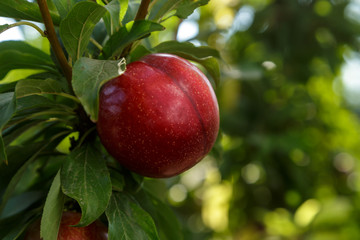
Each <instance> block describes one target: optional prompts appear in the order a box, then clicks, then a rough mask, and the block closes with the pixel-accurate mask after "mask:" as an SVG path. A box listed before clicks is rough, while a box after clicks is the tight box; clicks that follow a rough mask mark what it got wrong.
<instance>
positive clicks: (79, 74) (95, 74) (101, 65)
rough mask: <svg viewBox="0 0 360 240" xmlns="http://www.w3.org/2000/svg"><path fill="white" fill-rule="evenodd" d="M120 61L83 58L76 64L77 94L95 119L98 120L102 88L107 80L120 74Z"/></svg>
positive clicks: (74, 79) (75, 84)
mask: <svg viewBox="0 0 360 240" xmlns="http://www.w3.org/2000/svg"><path fill="white" fill-rule="evenodd" d="M119 63H120V61H114V60H113V61H104V60H95V59H90V58H81V59H79V61H77V62H76V63H75V65H74V70H73V87H74V91H75V94H76V96H77V97H78V98H79V100H80V101H81V103H82V104H83V106H84V108H85V111H86V112H87V113H88V114H89V115H90V118H91V120H93V121H96V120H97V115H98V109H99V92H100V88H101V86H102V85H103V84H104V83H105V82H106V81H108V80H110V79H112V78H114V77H116V76H118V75H119ZM89 90H90V91H89Z"/></svg>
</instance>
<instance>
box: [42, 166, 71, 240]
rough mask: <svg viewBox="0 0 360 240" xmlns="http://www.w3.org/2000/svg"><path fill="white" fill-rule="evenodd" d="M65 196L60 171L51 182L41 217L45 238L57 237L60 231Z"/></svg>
mask: <svg viewBox="0 0 360 240" xmlns="http://www.w3.org/2000/svg"><path fill="white" fill-rule="evenodd" d="M64 202H65V197H64V194H63V193H62V191H61V181H60V171H59V172H58V173H57V174H56V176H55V178H54V181H53V182H52V184H51V187H50V190H49V193H48V196H47V198H46V201H45V205H44V211H43V215H42V218H41V233H40V236H41V237H42V238H43V239H56V238H57V235H58V231H59V226H60V220H61V215H62V212H63V208H64Z"/></svg>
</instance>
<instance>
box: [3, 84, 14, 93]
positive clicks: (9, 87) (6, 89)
mask: <svg viewBox="0 0 360 240" xmlns="http://www.w3.org/2000/svg"><path fill="white" fill-rule="evenodd" d="M15 86H16V82H12V83H6V84H0V93H5V92H15Z"/></svg>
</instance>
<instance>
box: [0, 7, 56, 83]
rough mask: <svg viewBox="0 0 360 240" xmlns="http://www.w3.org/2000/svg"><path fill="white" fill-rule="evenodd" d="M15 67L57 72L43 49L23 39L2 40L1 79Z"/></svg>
mask: <svg viewBox="0 0 360 240" xmlns="http://www.w3.org/2000/svg"><path fill="white" fill-rule="evenodd" d="M0 5H1V4H0ZM13 69H44V70H48V71H50V72H55V73H56V72H57V70H56V68H55V66H54V64H53V62H52V60H51V58H50V56H49V55H47V54H46V53H44V52H43V51H41V50H39V49H37V48H35V47H32V46H30V45H29V44H27V43H25V42H21V41H5V42H0V80H1V79H3V78H4V77H5V76H6V74H7V73H8V72H9V71H10V70H13Z"/></svg>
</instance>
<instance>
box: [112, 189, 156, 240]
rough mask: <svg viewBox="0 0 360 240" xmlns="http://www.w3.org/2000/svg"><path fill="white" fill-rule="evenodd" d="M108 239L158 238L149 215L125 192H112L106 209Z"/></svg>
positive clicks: (138, 239)
mask: <svg viewBox="0 0 360 240" xmlns="http://www.w3.org/2000/svg"><path fill="white" fill-rule="evenodd" d="M105 213H106V216H107V218H108V220H109V239H110V240H115V239H124V240H133V239H137V240H142V239H144V240H145V239H146V240H148V239H159V237H158V234H157V231H156V227H155V224H154V221H153V219H152V218H151V216H150V215H149V214H148V213H147V212H146V211H144V210H143V209H142V208H141V207H140V206H139V204H138V203H137V202H135V201H134V200H133V199H131V197H130V196H129V195H127V194H126V193H115V192H114V193H113V195H112V197H111V199H110V202H109V206H108V208H107V209H106V212H105Z"/></svg>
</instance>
